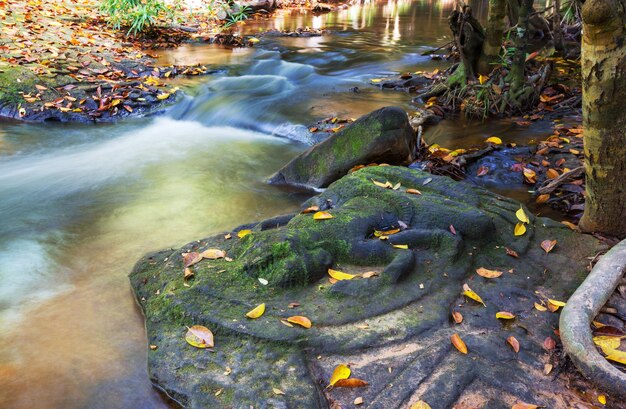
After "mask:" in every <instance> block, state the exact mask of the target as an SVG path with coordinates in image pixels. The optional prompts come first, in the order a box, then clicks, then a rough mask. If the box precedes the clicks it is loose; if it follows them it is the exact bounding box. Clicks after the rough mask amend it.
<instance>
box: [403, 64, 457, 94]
mask: <svg viewBox="0 0 626 409" xmlns="http://www.w3.org/2000/svg"><path fill="white" fill-rule="evenodd" d="M466 85H467V72H466V70H465V65H463V63H461V64H459V65H458V66H457V68H456V69H455V70H454V72H452V74H450V76H449V77H448V78H447V79H446V81H445V82H438V83H436V84H433V85H432V86H431V87H429V88H428V89H426V91H424V92H423V93H421V94H419V95H418V96H417V97H415V100H419V101H427V100H428V99H430V98H432V97H438V96H440V95H443V94H444V93H446V92H448V91H449V90H453V89H457V88H462V87H464V86H466Z"/></svg>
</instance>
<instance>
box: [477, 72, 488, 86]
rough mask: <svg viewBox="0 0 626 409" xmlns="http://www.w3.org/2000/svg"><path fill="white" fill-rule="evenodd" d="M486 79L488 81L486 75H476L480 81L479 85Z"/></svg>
mask: <svg viewBox="0 0 626 409" xmlns="http://www.w3.org/2000/svg"><path fill="white" fill-rule="evenodd" d="M487 81H489V77H487V76H486V75H482V74H480V75H479V76H478V82H480V85H483V84H484V83H485V82H487Z"/></svg>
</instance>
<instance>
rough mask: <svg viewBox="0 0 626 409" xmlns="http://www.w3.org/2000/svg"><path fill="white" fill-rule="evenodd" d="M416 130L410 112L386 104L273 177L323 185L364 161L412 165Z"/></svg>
mask: <svg viewBox="0 0 626 409" xmlns="http://www.w3.org/2000/svg"><path fill="white" fill-rule="evenodd" d="M415 143H416V138H415V133H414V131H413V128H412V127H411V125H410V123H409V119H408V116H407V114H406V112H405V111H404V110H403V109H401V108H398V107H386V108H381V109H379V110H377V111H374V112H371V113H369V114H367V115H364V116H362V117H361V118H359V119H358V120H357V121H355V122H353V123H351V124H349V125H347V126H346V127H345V128H343V129H342V130H340V131H339V132H337V133H336V134H333V135H332V136H331V137H329V138H328V139H326V140H325V141H323V142H321V143H319V144H317V145H315V146H313V147H311V148H310V149H308V150H307V151H305V152H303V153H302V154H300V155H299V156H297V157H296V158H295V159H293V160H292V161H291V162H289V163H288V164H287V165H285V166H284V167H283V168H282V169H280V170H279V171H278V172H276V173H275V174H274V175H272V176H271V177H270V178H269V183H271V184H275V185H292V186H301V187H305V188H323V187H326V186H328V185H329V184H330V183H332V182H334V181H335V180H337V179H339V178H340V177H342V176H344V175H345V174H346V173H347V172H348V171H349V170H350V169H351V168H353V167H354V166H357V165H361V164H369V163H383V162H384V163H388V164H392V165H402V164H405V165H408V164H409V163H410V162H411V161H412V160H413V159H414V154H415Z"/></svg>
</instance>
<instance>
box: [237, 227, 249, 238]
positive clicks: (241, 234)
mask: <svg viewBox="0 0 626 409" xmlns="http://www.w3.org/2000/svg"><path fill="white" fill-rule="evenodd" d="M250 233H252V230H248V229H246V230H239V231H238V232H237V237H239V238H240V239H243V238H244V237H246V236H247V235H248V234H250Z"/></svg>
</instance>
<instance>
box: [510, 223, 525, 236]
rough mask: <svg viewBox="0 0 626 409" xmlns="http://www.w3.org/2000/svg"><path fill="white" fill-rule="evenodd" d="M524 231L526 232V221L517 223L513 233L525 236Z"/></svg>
mask: <svg viewBox="0 0 626 409" xmlns="http://www.w3.org/2000/svg"><path fill="white" fill-rule="evenodd" d="M524 233H526V226H524V223H521V222H520V223H517V224H516V225H515V228H514V229H513V234H515V235H516V236H523V235H524Z"/></svg>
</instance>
